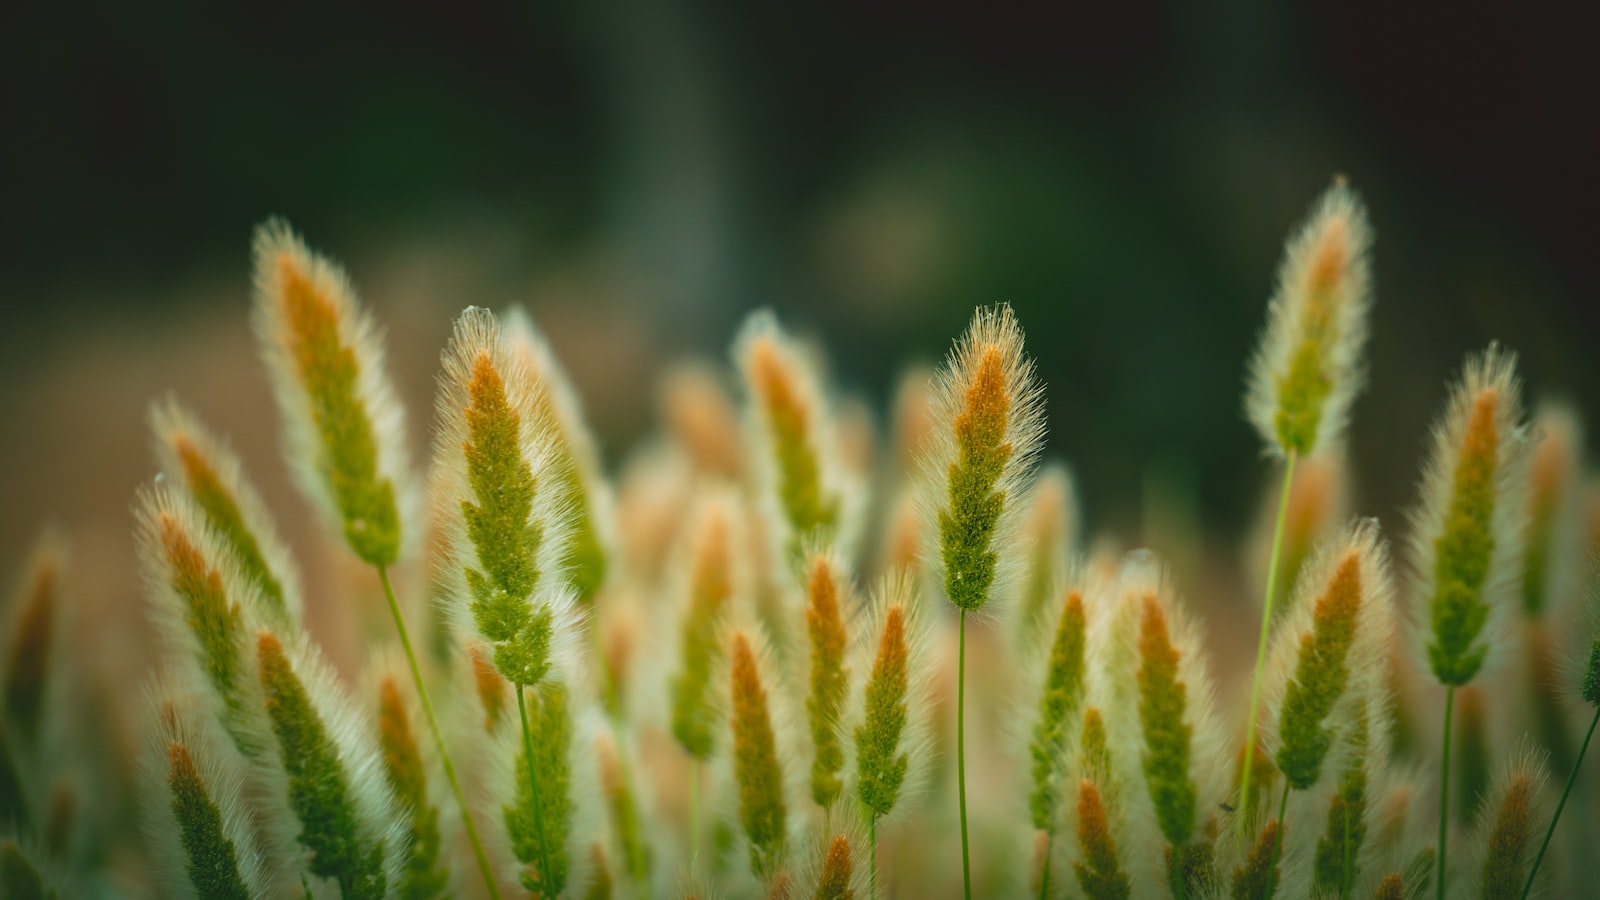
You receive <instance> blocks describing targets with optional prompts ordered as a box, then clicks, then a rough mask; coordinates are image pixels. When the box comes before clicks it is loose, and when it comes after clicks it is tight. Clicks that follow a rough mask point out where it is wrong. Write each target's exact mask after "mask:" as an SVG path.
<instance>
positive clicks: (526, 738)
mask: <svg viewBox="0 0 1600 900" xmlns="http://www.w3.org/2000/svg"><path fill="white" fill-rule="evenodd" d="M513 686H514V687H515V688H516V689H517V715H518V716H519V717H521V719H522V752H523V753H525V754H527V756H528V787H529V788H531V789H532V791H533V828H534V832H535V833H536V834H537V835H538V839H539V884H540V885H541V886H543V885H548V884H549V883H550V850H549V848H547V847H546V846H545V841H544V836H545V832H544V807H543V806H541V805H540V804H539V779H538V778H537V777H536V776H535V775H534V771H533V733H532V732H531V731H529V730H528V703H527V701H526V700H524V699H523V698H522V689H523V685H520V684H518V685H513ZM546 896H548V897H554V896H555V895H554V894H546Z"/></svg>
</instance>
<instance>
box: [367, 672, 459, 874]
mask: <svg viewBox="0 0 1600 900" xmlns="http://www.w3.org/2000/svg"><path fill="white" fill-rule="evenodd" d="M378 742H379V744H380V745H381V746H382V748H383V768H384V774H385V775H386V776H388V780H389V787H390V788H392V789H393V791H394V795H395V799H396V800H397V801H399V803H400V806H401V807H402V808H404V809H407V810H409V811H410V820H411V822H410V824H411V829H410V831H411V835H410V836H411V846H410V853H409V854H408V856H407V857H406V871H405V876H404V881H403V882H402V884H401V885H400V894H401V896H402V897H405V898H407V900H428V898H430V897H436V896H438V895H439V893H440V892H441V891H443V890H444V888H445V884H446V882H447V881H448V880H449V871H448V869H447V868H446V867H445V865H444V861H443V860H441V859H440V836H439V810H438V809H437V808H436V807H434V806H433V804H432V803H431V802H430V801H429V798H428V775H427V769H426V768H425V766H424V764H423V759H422V750H421V748H420V747H419V746H418V745H417V739H416V737H415V735H414V733H413V731H412V727H411V713H410V711H409V710H408V709H407V704H406V701H405V697H404V695H402V694H401V692H400V685H399V682H398V681H397V679H396V678H395V677H394V676H393V675H386V676H384V677H383V679H382V680H381V681H379V683H378Z"/></svg>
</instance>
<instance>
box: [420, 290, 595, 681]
mask: <svg viewBox="0 0 1600 900" xmlns="http://www.w3.org/2000/svg"><path fill="white" fill-rule="evenodd" d="M539 394H540V392H539V390H538V386H537V385H536V384H535V383H534V382H533V381H532V379H531V377H530V375H529V373H528V370H527V368H526V367H525V366H524V365H522V363H521V362H519V361H518V360H517V359H516V358H515V357H514V356H513V355H512V354H511V352H510V350H509V349H508V348H507V345H506V343H505V342H504V341H503V340H502V339H501V333H500V327H499V324H498V323H497V322H496V321H495V318H494V315H493V314H492V313H490V312H489V311H488V310H484V309H478V308H476V307H474V308H469V309H467V310H466V311H465V312H463V313H462V314H461V317H460V318H458V319H457V320H456V326H455V334H454V335H453V336H452V337H451V339H450V345H449V346H448V347H447V348H446V349H445V352H444V359H443V373H442V374H441V376H440V390H439V422H440V431H439V437H438V439H437V440H436V442H435V445H434V458H435V460H436V462H435V465H436V470H437V472H438V473H439V474H438V478H439V480H440V482H441V483H442V487H441V489H440V490H439V491H438V495H437V496H438V502H439V505H440V509H439V510H438V518H439V521H441V522H443V523H444V527H445V528H446V529H447V531H448V533H449V535H450V539H449V550H448V552H447V553H446V558H447V562H446V564H445V571H444V572H443V577H442V579H441V581H442V582H443V584H444V586H445V591H446V594H447V595H448V597H449V600H448V601H447V603H448V606H449V609H450V611H451V613H452V616H453V618H454V620H455V621H456V623H457V627H458V628H460V629H461V630H462V631H463V633H466V634H469V635H473V636H474V637H476V638H477V639H478V640H481V641H483V642H485V643H487V644H489V645H490V646H491V647H492V648H493V650H492V658H493V660H494V665H495V668H496V669H497V670H498V671H499V672H500V674H501V675H502V676H504V677H505V679H506V680H507V681H509V682H511V683H512V684H518V685H532V684H538V683H539V682H540V681H541V680H543V679H544V678H545V677H546V675H548V674H549V673H550V672H551V671H552V668H553V667H555V666H556V664H557V662H558V658H559V657H562V655H563V654H567V653H570V652H571V649H572V630H573V628H574V627H575V624H576V617H577V610H576V609H575V608H574V605H573V601H572V591H571V589H570V588H569V587H568V586H567V585H566V584H565V583H564V581H563V580H562V578H561V577H560V575H561V560H562V558H563V556H564V554H565V549H564V548H565V546H566V538H567V534H568V526H567V522H568V517H567V516H566V514H565V513H566V511H567V507H566V504H565V500H564V498H563V497H562V491H561V489H560V487H559V483H560V482H559V479H560V478H561V470H562V469H561V465H560V463H559V461H558V460H557V459H556V455H555V451H554V449H553V444H552V441H551V429H550V426H549V424H548V423H547V422H546V421H545V420H544V419H542V418H541V417H540V415H539V412H538V409H539V402H540V401H539V399H538V398H539Z"/></svg>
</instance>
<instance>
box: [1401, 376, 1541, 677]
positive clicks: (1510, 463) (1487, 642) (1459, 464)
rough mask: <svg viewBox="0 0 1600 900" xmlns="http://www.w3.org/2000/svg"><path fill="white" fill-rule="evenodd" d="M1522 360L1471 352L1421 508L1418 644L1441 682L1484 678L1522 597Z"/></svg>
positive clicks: (1417, 521) (1441, 427) (1428, 471)
mask: <svg viewBox="0 0 1600 900" xmlns="http://www.w3.org/2000/svg"><path fill="white" fill-rule="evenodd" d="M1520 393H1521V391H1520V388H1519V387H1518V384H1517V378H1516V357H1515V356H1514V355H1512V354H1509V353H1505V352H1503V351H1501V350H1500V349H1499V348H1498V347H1496V346H1494V345H1490V347H1489V349H1488V350H1486V351H1485V352H1483V353H1481V354H1477V355H1474V356H1472V357H1469V358H1468V360H1467V363H1466V367H1465V369H1464V371H1463V373H1462V377H1461V382H1460V383H1459V384H1458V385H1456V386H1455V387H1454V388H1453V389H1452V391H1451V395H1450V401H1449V403H1448V405H1447V407H1446V410H1445V412H1444V415H1443V416H1442V417H1441V418H1440V419H1439V421H1438V422H1437V423H1436V424H1435V425H1434V429H1433V437H1432V445H1433V446H1432V450H1431V453H1430V455H1429V459H1428V462H1427V465H1426V468H1425V469H1424V472H1423V483H1422V499H1421V502H1420V505H1419V506H1418V508H1417V509H1416V510H1415V511H1414V512H1413V514H1412V539H1411V557H1412V566H1413V570H1414V577H1415V582H1416V583H1415V586H1414V588H1413V591H1412V594H1413V596H1414V597H1415V598H1416V601H1415V602H1416V604H1417V609H1416V614H1415V616H1414V618H1415V620H1416V623H1417V643H1418V644H1419V645H1420V648H1421V650H1422V656H1423V660H1424V661H1425V663H1426V664H1427V668H1428V669H1429V670H1431V671H1432V672H1433V674H1434V677H1435V678H1437V679H1438V680H1439V682H1440V683H1441V684H1444V685H1447V686H1455V687H1460V686H1461V685H1464V684H1467V683H1468V682H1470V681H1472V680H1473V678H1475V677H1477V675H1478V674H1479V672H1480V671H1482V669H1483V668H1484V666H1485V665H1486V663H1488V662H1489V661H1490V657H1491V654H1493V653H1495V651H1497V650H1500V649H1502V645H1503V644H1504V643H1505V641H1504V640H1502V635H1501V631H1502V629H1503V626H1504V624H1505V622H1506V619H1507V618H1508V616H1509V614H1510V611H1511V609H1512V607H1513V605H1514V604H1515V603H1516V599H1515V594H1516V590H1517V576H1518V574H1519V573H1520V572H1521V565H1520V560H1521V556H1522V549H1523V540H1524V525H1525V522H1526V515H1527V509H1528V504H1527V500H1526V498H1525V497H1524V495H1523V493H1522V492H1523V490H1524V488H1525V479H1524V465H1523V463H1524V462H1525V454H1524V453H1523V450H1524V448H1525V445H1526V439H1525V436H1524V428H1523V425H1522V403H1521V400H1520Z"/></svg>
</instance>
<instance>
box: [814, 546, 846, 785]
mask: <svg viewBox="0 0 1600 900" xmlns="http://www.w3.org/2000/svg"><path fill="white" fill-rule="evenodd" d="M810 573H811V574H810V577H809V578H808V579H807V580H806V633H807V635H808V636H809V638H810V642H811V673H810V674H811V678H810V681H811V689H810V692H809V693H808V694H807V695H806V717H807V719H808V720H809V722H810V725H811V744H812V747H813V748H814V750H815V755H814V756H813V757H812V760H811V799H813V800H814V801H816V804H817V805H818V806H823V807H826V806H831V805H832V804H833V801H834V800H835V799H836V798H837V797H838V796H839V792H840V790H841V789H843V787H844V783H843V781H842V780H841V779H840V773H841V772H842V771H843V769H844V746H843V742H842V738H841V735H840V727H841V725H842V722H843V717H844V705H845V700H846V699H847V694H848V693H849V690H850V669H849V667H848V666H847V665H846V664H845V651H846V650H847V649H848V646H849V640H850V636H849V633H848V631H847V630H846V626H845V615H846V614H845V612H844V611H843V610H841V609H840V605H841V603H842V602H848V600H849V598H848V594H847V591H848V588H849V585H848V583H847V581H846V576H845V573H844V572H843V571H842V570H841V568H840V566H839V564H838V562H836V561H834V560H832V559H830V558H829V557H827V556H823V555H816V556H813V557H812V559H811V565H810Z"/></svg>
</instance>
